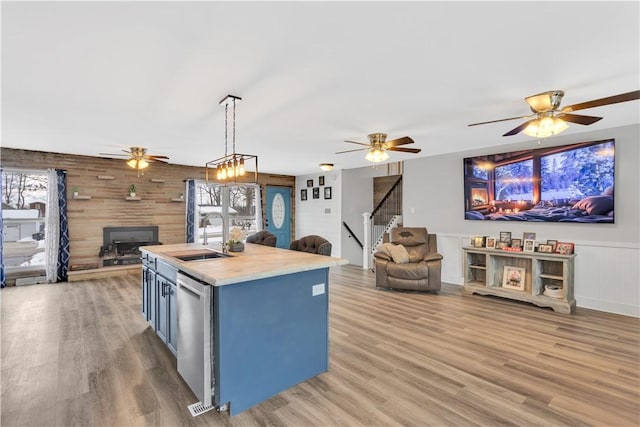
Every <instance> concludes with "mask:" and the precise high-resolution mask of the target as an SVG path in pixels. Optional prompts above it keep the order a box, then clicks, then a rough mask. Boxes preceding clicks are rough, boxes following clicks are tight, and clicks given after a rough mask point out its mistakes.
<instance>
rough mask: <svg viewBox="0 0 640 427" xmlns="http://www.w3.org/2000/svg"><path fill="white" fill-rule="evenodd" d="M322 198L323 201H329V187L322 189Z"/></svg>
mask: <svg viewBox="0 0 640 427" xmlns="http://www.w3.org/2000/svg"><path fill="white" fill-rule="evenodd" d="M324 198H325V200H329V199H331V187H324Z"/></svg>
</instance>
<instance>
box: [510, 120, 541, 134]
mask: <svg viewBox="0 0 640 427" xmlns="http://www.w3.org/2000/svg"><path fill="white" fill-rule="evenodd" d="M534 120H535V119H534ZM532 121H533V120H528V121H526V122H524V123H523V124H521V125H520V126H518V127H517V128H514V129H511V130H510V131H509V132H507V133H505V134H504V135H502V136H512V135H516V134H518V133H520V132H522V131H523V130H524V128H526V127H527V126H528V125H529V123H531V122H532Z"/></svg>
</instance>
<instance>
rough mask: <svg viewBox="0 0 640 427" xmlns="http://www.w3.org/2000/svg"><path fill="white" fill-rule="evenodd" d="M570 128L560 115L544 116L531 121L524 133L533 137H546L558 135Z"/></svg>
mask: <svg viewBox="0 0 640 427" xmlns="http://www.w3.org/2000/svg"><path fill="white" fill-rule="evenodd" d="M567 129H569V125H567V123H566V122H565V121H564V120H562V119H560V118H558V117H552V116H547V117H542V118H539V119H536V120H534V121H532V122H531V123H529V125H528V126H527V127H526V128H524V130H523V131H522V133H524V134H525V135H528V136H530V137H532V138H546V137H549V136H552V135H558V134H559V133H562V132H564V131H565V130H567Z"/></svg>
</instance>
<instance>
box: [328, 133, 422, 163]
mask: <svg viewBox="0 0 640 427" xmlns="http://www.w3.org/2000/svg"><path fill="white" fill-rule="evenodd" d="M368 138H369V143H368V144H365V143H362V142H356V141H345V142H348V143H350V144H358V145H363V146H364V147H365V148H356V149H355V150H346V151H338V152H337V153H336V154H342V153H350V152H353V151H363V150H369V152H368V153H367V155H366V156H365V158H366V159H367V160H369V161H370V162H374V163H377V162H382V161H384V160H387V159H388V158H389V155H388V154H387V150H388V151H400V152H403V153H414V154H415V153H419V152H420V151H422V150H421V149H420V148H406V147H398V146H399V145H407V144H413V143H414V141H413V139H411V138H409V137H408V136H403V137H402V138H398V139H392V140H391V141H387V140H386V139H387V134H386V133H380V132H378V133H371V134H369V135H368Z"/></svg>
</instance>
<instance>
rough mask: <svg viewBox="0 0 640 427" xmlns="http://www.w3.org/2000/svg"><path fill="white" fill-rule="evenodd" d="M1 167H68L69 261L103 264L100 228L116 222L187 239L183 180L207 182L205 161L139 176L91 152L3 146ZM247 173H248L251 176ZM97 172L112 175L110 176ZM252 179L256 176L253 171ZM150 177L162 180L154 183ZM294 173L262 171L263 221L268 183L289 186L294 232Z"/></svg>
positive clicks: (167, 239)
mask: <svg viewBox="0 0 640 427" xmlns="http://www.w3.org/2000/svg"><path fill="white" fill-rule="evenodd" d="M0 155H1V159H2V166H3V167H6V168H25V169H42V170H44V169H47V168H55V169H64V170H66V171H67V190H68V195H67V202H68V205H67V206H68V211H67V213H68V219H69V240H70V249H71V259H70V265H74V264H99V265H101V264H102V260H101V259H100V257H99V256H98V252H99V250H100V246H102V228H103V227H114V226H116V227H117V226H134V225H157V226H158V227H159V239H160V241H161V242H162V243H163V244H174V243H184V242H185V240H186V225H185V211H186V205H185V202H184V201H180V202H175V201H172V200H171V199H174V198H178V197H179V196H180V193H185V194H186V189H185V188H186V185H185V182H184V181H185V180H187V179H198V180H204V179H205V174H204V165H203V166H202V167H196V166H182V165H174V164H163V163H152V164H151V165H150V166H149V168H147V169H146V171H145V174H144V175H143V176H141V177H140V178H138V176H137V173H136V171H135V170H134V169H131V168H130V167H128V166H127V165H126V163H125V159H104V158H99V157H92V156H79V155H71V154H61V153H52V152H44V151H29V150H20V149H12V148H4V147H3V148H1V149H0ZM247 175H248V174H247ZM98 176H113V177H114V179H112V180H104V179H98ZM251 177H253V174H251ZM152 179H157V180H164V182H152V181H151V180H152ZM295 181H296V180H295V176H289V175H277V174H264V173H260V174H258V182H259V184H260V191H261V193H262V194H261V198H262V208H263V225H264V212H265V208H266V200H265V197H266V191H265V187H266V186H267V185H274V186H281V187H290V188H291V189H292V191H291V194H292V198H291V222H292V223H291V230H292V231H291V232H292V236H291V238H292V239H293V233H294V230H295V223H294V221H295V194H296V189H295ZM131 184H136V187H137V192H136V193H137V194H136V196H137V197H140V198H141V200H140V201H127V200H125V198H126V197H127V196H128V195H129V186H130V185H131ZM74 187H78V189H79V193H80V195H82V196H91V199H88V200H75V199H74V198H73V192H72V189H73V188H74Z"/></svg>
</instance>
